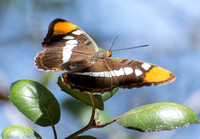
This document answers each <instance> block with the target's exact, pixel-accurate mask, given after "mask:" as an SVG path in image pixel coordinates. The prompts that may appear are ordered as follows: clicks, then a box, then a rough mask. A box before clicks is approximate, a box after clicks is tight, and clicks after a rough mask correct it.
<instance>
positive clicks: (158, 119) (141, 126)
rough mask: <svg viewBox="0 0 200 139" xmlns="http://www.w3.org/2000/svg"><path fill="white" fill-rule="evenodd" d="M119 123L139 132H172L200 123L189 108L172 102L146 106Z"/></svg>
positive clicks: (122, 117)
mask: <svg viewBox="0 0 200 139" xmlns="http://www.w3.org/2000/svg"><path fill="white" fill-rule="evenodd" d="M117 123H118V124H120V125H122V126H123V127H125V128H130V129H135V130H139V131H146V132H151V131H160V130H172V129H176V128H180V127H184V126H188V125H190V124H194V123H199V122H198V119H197V116H196V115H195V113H194V112H193V111H192V110H191V109H190V108H188V107H186V106H183V105H180V104H177V103H170V102H162V103H155V104H149V105H144V106H141V107H138V108H135V109H133V110H130V111H128V112H126V113H124V114H122V115H121V116H119V117H118V119H117Z"/></svg>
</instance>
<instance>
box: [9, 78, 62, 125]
mask: <svg viewBox="0 0 200 139" xmlns="http://www.w3.org/2000/svg"><path fill="white" fill-rule="evenodd" d="M10 100H11V101H12V103H13V104H14V105H15V106H16V107H17V108H18V110H19V111H21V112H22V113H23V114H24V115H25V116H26V117H28V118H29V119H30V120H31V121H32V122H34V123H36V124H38V125H40V126H50V125H52V124H56V123H57V122H58V121H59V120H60V107H59V103H58V101H57V99H56V98H55V96H54V95H53V94H52V93H51V92H50V91H49V90H48V89H47V88H45V87H44V86H43V85H41V84H40V83H38V82H35V81H31V80H19V81H17V82H15V83H13V84H12V86H11V90H10Z"/></svg>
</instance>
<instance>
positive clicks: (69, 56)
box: [35, 19, 176, 94]
mask: <svg viewBox="0 0 200 139" xmlns="http://www.w3.org/2000/svg"><path fill="white" fill-rule="evenodd" d="M42 46H43V48H44V49H45V50H44V51H42V52H39V53H38V55H37V56H36V58H35V63H36V66H37V68H38V69H42V70H44V71H46V70H55V71H58V70H68V72H67V73H63V74H62V75H61V79H62V81H63V82H64V83H65V84H66V85H68V86H69V87H71V88H72V89H78V90H80V91H86V92H89V93H100V94H103V93H105V92H107V91H111V90H112V89H114V88H116V87H121V88H133V87H142V86H150V85H152V84H154V85H163V84H167V83H169V82H172V81H173V80H174V79H175V78H176V76H175V75H174V74H173V73H171V72H170V71H168V70H166V69H164V68H162V67H159V66H156V65H153V64H150V63H147V62H142V61H138V60H133V59H128V58H122V57H111V56H112V52H111V51H99V47H98V46H97V44H96V43H95V42H94V41H93V40H92V38H90V36H89V35H87V34H86V33H85V32H84V31H83V30H82V29H80V28H79V27H78V26H76V25H74V24H72V23H71V22H68V21H66V20H63V19H55V20H54V21H52V22H51V24H50V25H49V31H48V34H47V36H46V38H45V39H44V42H43V43H42Z"/></svg>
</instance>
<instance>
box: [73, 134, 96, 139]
mask: <svg viewBox="0 0 200 139" xmlns="http://www.w3.org/2000/svg"><path fill="white" fill-rule="evenodd" d="M69 139H97V138H96V137H93V136H90V135H82V136H76V137H71V138H69Z"/></svg>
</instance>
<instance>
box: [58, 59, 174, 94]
mask: <svg viewBox="0 0 200 139" xmlns="http://www.w3.org/2000/svg"><path fill="white" fill-rule="evenodd" d="M61 78H62V80H63V82H64V83H65V84H66V85H68V86H70V87H71V88H73V89H78V90H80V91H87V92H90V93H104V92H107V91H111V90H112V89H114V88H116V87H121V88H133V87H142V86H150V85H152V84H154V85H164V84H167V83H170V82H172V81H174V80H175V78H176V76H175V75H174V74H173V73H171V72H170V71H168V70H166V69H164V68H162V67H159V66H156V65H153V64H150V63H146V62H142V61H136V60H133V59H127V58H120V57H109V58H107V59H105V60H104V59H99V61H98V62H96V63H95V64H93V65H91V66H90V67H88V68H86V69H84V70H80V71H78V72H71V73H64V74H62V75H61Z"/></svg>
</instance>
